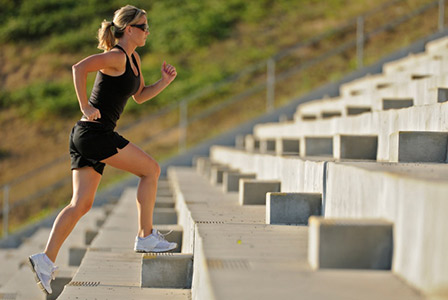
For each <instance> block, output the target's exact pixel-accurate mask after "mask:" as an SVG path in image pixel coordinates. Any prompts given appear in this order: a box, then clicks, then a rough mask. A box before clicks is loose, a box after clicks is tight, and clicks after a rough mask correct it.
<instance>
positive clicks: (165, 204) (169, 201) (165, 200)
mask: <svg viewBox="0 0 448 300" xmlns="http://www.w3.org/2000/svg"><path fill="white" fill-rule="evenodd" d="M174 206H175V203H174V200H173V197H162V196H160V197H157V198H156V204H155V207H157V208H174Z"/></svg>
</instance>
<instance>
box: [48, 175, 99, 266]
mask: <svg viewBox="0 0 448 300" xmlns="http://www.w3.org/2000/svg"><path fill="white" fill-rule="evenodd" d="M72 179H73V197H72V200H71V202H70V204H69V205H67V206H66V207H65V208H64V209H63V210H62V211H61V212H60V213H59V215H58V216H57V218H56V220H55V221H54V224H53V229H52V230H51V233H50V238H49V239H48V243H47V247H46V248H45V251H44V253H45V254H46V255H47V256H48V258H49V259H51V260H52V261H53V262H55V261H56V256H57V255H58V252H59V249H60V248H61V246H62V243H63V242H64V241H65V239H66V238H67V237H68V235H69V234H70V232H72V230H73V228H74V227H75V225H76V223H77V222H78V221H79V219H80V218H81V217H82V216H83V215H84V214H86V213H87V212H88V211H89V210H90V208H91V207H92V204H93V200H94V198H95V193H96V190H97V188H98V185H99V183H100V180H101V174H99V173H98V172H96V171H95V170H94V169H93V168H91V167H84V168H80V169H74V170H73V171H72Z"/></svg>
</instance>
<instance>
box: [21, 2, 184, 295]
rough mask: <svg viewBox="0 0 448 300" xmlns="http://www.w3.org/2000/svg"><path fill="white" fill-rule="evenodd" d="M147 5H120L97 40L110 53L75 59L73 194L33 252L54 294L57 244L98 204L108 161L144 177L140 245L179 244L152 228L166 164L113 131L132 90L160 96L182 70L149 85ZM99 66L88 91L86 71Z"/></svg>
mask: <svg viewBox="0 0 448 300" xmlns="http://www.w3.org/2000/svg"><path fill="white" fill-rule="evenodd" d="M146 18H147V16H146V12H145V11H144V10H142V9H139V8H136V7H134V6H131V5H127V6H124V7H122V8H120V9H118V10H117V11H116V12H115V14H114V18H113V21H112V22H108V21H103V23H102V26H101V29H100V30H99V31H98V40H99V46H98V48H100V49H103V50H104V53H101V54H95V55H92V56H89V57H87V58H85V59H83V60H81V61H80V62H78V63H77V64H75V65H74V66H73V81H74V85H75V90H76V94H77V97H78V101H79V106H80V108H81V112H82V114H83V116H82V118H81V120H80V121H78V122H77V123H76V125H75V126H74V127H73V129H72V132H71V135H70V157H71V169H72V178H73V197H72V199H71V202H70V204H69V205H67V206H66V207H65V208H64V209H63V210H62V211H61V212H60V213H59V215H58V216H57V218H56V220H55V222H54V225H53V229H52V231H51V233H50V237H49V239H48V243H47V246H46V248H45V251H44V252H43V253H39V254H34V255H32V256H30V257H29V262H30V266H31V267H32V270H33V271H34V273H35V275H36V280H37V282H38V285H39V286H40V288H41V289H42V290H43V291H45V292H46V293H48V294H51V292H52V290H51V286H50V283H51V280H52V279H54V272H55V271H56V269H57V267H56V266H55V265H54V262H55V260H56V256H57V255H58V251H59V249H60V248H61V245H62V243H63V242H64V241H65V239H66V238H67V236H68V235H69V234H70V233H71V231H72V230H73V228H74V227H75V225H76V223H77V222H78V221H79V219H80V218H81V217H82V216H83V215H84V214H86V213H87V212H88V211H89V210H90V208H91V207H92V204H93V199H94V197H95V193H96V190H97V188H98V184H99V183H100V180H101V176H102V173H103V169H104V167H105V165H106V164H107V165H111V166H113V167H115V168H118V169H121V170H125V171H128V172H131V173H133V174H135V175H137V176H139V177H140V182H139V184H138V189H137V210H138V232H137V236H136V238H135V246H134V250H135V251H136V252H165V251H170V250H173V249H175V248H176V247H177V244H176V243H169V242H167V241H166V240H165V239H164V237H163V235H161V234H159V232H158V231H157V230H155V229H154V228H153V211H154V204H155V200H156V191H157V181H158V178H159V175H160V167H159V165H158V164H157V162H156V161H155V160H154V159H153V158H152V157H151V156H149V155H148V154H146V153H145V152H144V151H143V150H141V149H140V148H138V147H137V146H136V145H134V144H133V143H130V142H129V141H128V140H126V139H125V138H124V137H122V136H121V135H119V134H118V133H117V132H115V131H114V129H115V127H116V122H117V120H118V119H119V118H120V114H121V113H122V112H123V109H124V107H125V105H126V102H127V100H128V98H129V97H131V96H132V98H133V99H134V100H135V101H136V102H137V103H139V104H141V103H143V102H146V101H147V100H150V99H152V98H154V97H155V96H156V95H158V94H159V93H160V92H161V91H163V90H164V89H165V88H166V87H167V86H168V85H169V84H170V83H171V82H172V81H173V80H174V78H176V75H177V73H176V69H175V68H174V67H173V66H171V65H169V64H166V63H165V62H164V63H163V65H162V70H161V71H162V78H161V79H160V80H159V81H157V82H156V83H154V84H152V85H145V81H144V79H143V75H142V74H141V62H140V57H139V55H138V54H137V52H136V51H135V49H136V48H137V47H141V46H144V45H145V42H146V38H147V37H148V35H149V28H148V21H147V19H146ZM90 72H97V75H96V80H95V84H94V87H93V90H92V93H91V95H90V98H89V99H87V91H86V78H87V74H88V73H90Z"/></svg>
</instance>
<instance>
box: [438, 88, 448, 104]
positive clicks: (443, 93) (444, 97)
mask: <svg viewBox="0 0 448 300" xmlns="http://www.w3.org/2000/svg"><path fill="white" fill-rule="evenodd" d="M446 101H448V88H438V89H437V102H439V103H442V102H446Z"/></svg>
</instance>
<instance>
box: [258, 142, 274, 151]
mask: <svg viewBox="0 0 448 300" xmlns="http://www.w3.org/2000/svg"><path fill="white" fill-rule="evenodd" d="M260 152H261V153H272V152H275V140H274V139H270V140H260Z"/></svg>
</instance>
